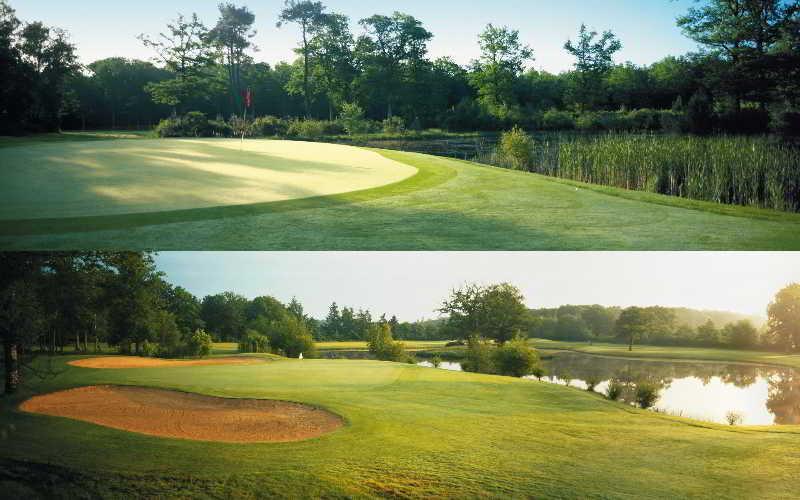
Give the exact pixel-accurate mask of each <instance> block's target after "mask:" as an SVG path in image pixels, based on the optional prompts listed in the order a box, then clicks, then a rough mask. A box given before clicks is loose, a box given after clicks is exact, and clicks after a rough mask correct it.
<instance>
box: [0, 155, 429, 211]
mask: <svg viewBox="0 0 800 500" xmlns="http://www.w3.org/2000/svg"><path fill="white" fill-rule="evenodd" d="M2 154H3V162H2V167H0V168H1V169H2V170H1V174H2V177H3V183H2V185H0V199H2V202H0V219H41V218H63V217H79V216H101V215H118V214H131V213H142V212H164V211H170V210H187V209H193V208H204V207H217V206H230V205H247V204H253V203H265V202H273V201H282V200H291V199H297V198H309V197H314V196H326V195H331V194H337V193H344V192H348V191H358V190H363V189H368V188H373V187H378V186H382V185H385V184H391V183H394V182H399V181H401V180H403V179H405V178H408V177H411V176H412V175H414V174H415V173H416V170H415V169H413V168H411V167H409V166H407V165H404V164H402V163H398V162H395V161H392V160H389V159H387V158H384V157H382V156H380V155H378V154H376V153H373V152H369V151H366V150H363V149H358V148H353V147H348V146H338V145H331V144H319V143H306V142H289V141H247V142H244V143H243V142H242V141H239V140H235V139H181V140H171V141H160V140H141V141H131V140H124V141H119V140H111V141H92V142H83V143H81V142H68V143H54V144H53V143H51V144H37V145H33V146H30V147H8V148H4V149H3V150H2Z"/></svg>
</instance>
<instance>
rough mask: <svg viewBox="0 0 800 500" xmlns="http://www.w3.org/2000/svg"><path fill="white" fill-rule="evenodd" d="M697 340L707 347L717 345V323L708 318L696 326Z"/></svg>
mask: <svg viewBox="0 0 800 500" xmlns="http://www.w3.org/2000/svg"><path fill="white" fill-rule="evenodd" d="M697 341H698V342H700V343H701V344H703V345H705V346H709V347H713V346H717V345H719V343H720V331H719V330H718V329H717V325H715V324H714V322H713V321H711V320H710V319H709V320H708V321H706V322H705V323H703V324H702V325H700V326H698V327H697Z"/></svg>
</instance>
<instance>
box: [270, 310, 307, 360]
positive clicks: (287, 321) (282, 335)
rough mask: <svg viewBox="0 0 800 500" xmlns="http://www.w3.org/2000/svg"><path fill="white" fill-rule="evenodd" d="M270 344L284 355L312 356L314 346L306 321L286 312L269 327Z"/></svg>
mask: <svg viewBox="0 0 800 500" xmlns="http://www.w3.org/2000/svg"><path fill="white" fill-rule="evenodd" d="M269 343H270V345H271V346H272V347H273V348H275V349H278V350H279V351H280V352H281V353H283V354H284V355H285V356H286V357H289V358H297V357H299V356H300V354H302V355H303V357H307V358H310V357H314V356H315V355H316V346H315V345H314V338H313V337H312V335H311V331H310V330H309V329H308V326H307V325H306V323H305V322H304V321H303V320H301V319H298V318H297V317H296V316H294V315H292V314H286V315H285V316H284V317H283V318H281V319H280V320H278V321H275V322H274V323H273V324H272V325H271V327H270V333H269Z"/></svg>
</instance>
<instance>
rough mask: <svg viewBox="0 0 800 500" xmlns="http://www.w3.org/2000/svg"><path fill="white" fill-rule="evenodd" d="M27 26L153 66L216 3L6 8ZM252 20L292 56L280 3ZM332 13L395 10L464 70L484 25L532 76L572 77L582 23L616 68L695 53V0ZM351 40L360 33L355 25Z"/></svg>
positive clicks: (88, 52) (263, 4) (353, 8)
mask: <svg viewBox="0 0 800 500" xmlns="http://www.w3.org/2000/svg"><path fill="white" fill-rule="evenodd" d="M10 3H11V5H12V7H14V8H15V9H16V10H17V14H18V16H19V17H20V18H22V19H23V20H41V21H44V22H45V23H46V24H48V25H53V26H60V27H62V28H65V29H67V30H69V31H70V33H71V34H72V39H73V41H74V42H75V43H76V44H77V46H78V48H79V53H80V56H81V59H82V61H83V62H84V63H89V62H92V61H94V60H97V59H101V58H104V57H110V56H123V57H131V58H140V59H147V58H149V57H150V56H151V55H152V54H151V53H150V52H149V51H148V50H147V49H145V48H144V47H142V46H141V43H140V42H139V41H138V40H137V39H136V36H137V35H139V34H140V33H152V34H157V33H158V32H159V31H162V30H163V29H164V26H165V25H166V23H167V21H169V20H170V19H172V18H174V17H175V15H176V14H177V13H178V12H182V13H185V14H190V13H191V12H197V13H198V14H199V15H200V17H201V18H202V19H203V21H204V22H205V23H206V24H207V25H213V23H214V21H215V20H216V17H217V10H216V9H217V8H216V5H217V3H218V0H135V1H132V2H118V1H114V2H109V1H101V0H72V1H67V0H10ZM234 3H237V4H240V5H242V4H243V5H247V6H248V7H249V8H250V9H251V10H252V11H253V12H254V13H255V14H256V23H257V28H258V31H259V33H258V36H257V38H256V44H257V45H258V46H259V47H260V52H258V53H257V54H256V60H259V61H266V62H269V63H275V62H277V61H281V60H288V59H292V58H293V57H294V55H293V53H292V48H293V47H294V46H295V45H296V41H297V39H298V32H297V30H296V29H295V28H293V27H284V28H283V29H280V30H279V29H277V28H276V27H275V21H276V18H277V15H278V13H279V12H280V10H281V7H282V6H283V0H237V1H235V2H234ZM324 3H325V4H326V5H327V6H328V8H329V9H330V10H331V11H335V12H340V13H343V14H345V15H347V16H349V17H350V19H351V21H352V22H353V23H357V21H358V20H359V19H362V18H364V17H368V16H370V15H372V14H376V13H380V14H391V12H393V11H395V10H400V11H402V12H405V13H408V14H411V15H413V16H415V17H417V18H418V19H420V20H422V21H423V22H424V24H425V26H426V27H427V28H428V29H429V30H430V31H431V32H433V33H434V35H435V38H434V40H433V41H432V43H431V44H430V49H431V50H430V52H431V56H433V57H439V56H445V55H449V56H452V57H453V58H454V59H455V60H456V61H457V62H459V63H467V62H469V61H470V60H471V59H473V58H475V57H476V56H477V54H478V46H477V42H476V35H477V33H479V32H480V31H481V30H482V29H483V28H484V26H485V25H486V24H487V23H493V24H495V25H508V26H510V27H512V28H515V29H518V30H520V33H521V36H522V39H523V40H524V41H525V42H526V43H528V44H530V45H531V46H532V47H533V48H534V50H535V52H536V62H535V63H534V66H535V67H536V68H543V69H546V70H548V71H551V72H558V71H562V70H566V69H569V68H570V65H571V64H572V61H571V59H570V58H569V57H568V55H567V54H566V53H565V52H564V50H563V45H564V42H565V41H566V40H567V39H568V38H569V37H574V36H575V33H577V31H578V27H579V26H580V24H581V23H582V22H585V23H586V24H587V25H589V26H590V27H594V28H596V29H597V30H598V31H603V30H606V29H611V30H613V31H614V32H615V33H617V35H618V36H619V37H620V38H621V39H622V42H623V43H624V45H625V48H624V49H623V51H622V52H621V53H620V54H618V60H619V61H621V62H622V61H627V60H630V61H633V62H635V63H637V64H649V63H652V62H653V61H656V60H658V59H661V58H662V57H664V56H666V55H670V54H672V55H678V54H683V53H685V52H688V51H690V50H694V49H695V48H696V46H695V44H694V43H693V42H691V41H689V40H688V39H686V38H685V37H684V36H683V35H682V34H681V32H680V30H679V29H678V28H677V27H676V25H675V18H676V17H677V16H678V15H680V14H682V13H684V12H686V11H687V9H688V8H689V6H691V5H692V3H693V0H558V1H552V0H433V1H431V0H402V1H400V0H393V1H386V0H375V1H371V2H367V1H363V0H326V1H324ZM354 31H355V32H356V33H359V32H360V30H359V29H358V27H357V26H354Z"/></svg>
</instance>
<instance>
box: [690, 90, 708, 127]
mask: <svg viewBox="0 0 800 500" xmlns="http://www.w3.org/2000/svg"><path fill="white" fill-rule="evenodd" d="M686 124H687V129H688V131H689V132H691V133H692V134H696V135H708V134H710V133H711V132H712V130H713V128H714V110H713V105H712V102H711V98H710V97H708V94H706V93H705V92H702V91H698V92H697V93H695V94H694V95H693V96H692V98H691V99H689V105H688V106H687V110H686Z"/></svg>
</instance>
